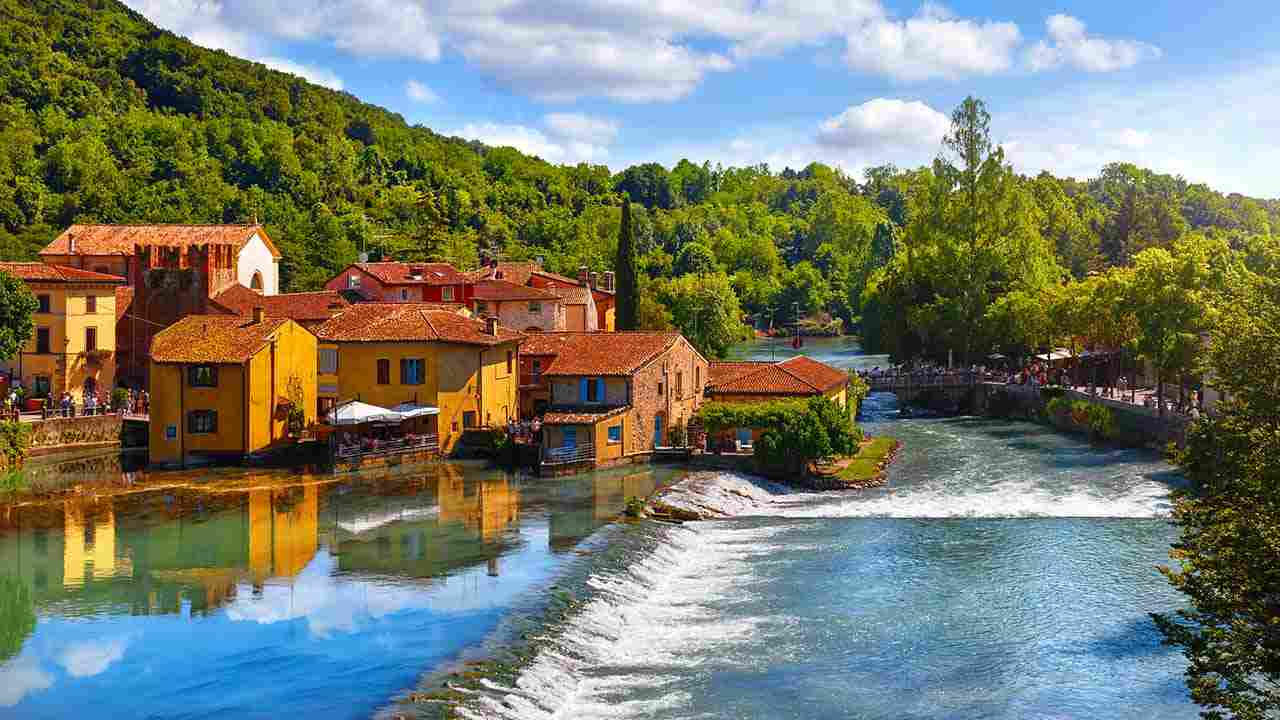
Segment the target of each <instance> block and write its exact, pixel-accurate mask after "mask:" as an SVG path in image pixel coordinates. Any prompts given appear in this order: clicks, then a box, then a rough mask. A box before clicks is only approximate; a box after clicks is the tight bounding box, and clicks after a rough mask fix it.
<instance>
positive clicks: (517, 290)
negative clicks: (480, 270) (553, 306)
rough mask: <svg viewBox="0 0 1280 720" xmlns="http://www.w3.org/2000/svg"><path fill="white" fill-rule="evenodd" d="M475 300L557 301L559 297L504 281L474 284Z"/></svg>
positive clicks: (481, 281) (487, 281) (480, 281)
mask: <svg viewBox="0 0 1280 720" xmlns="http://www.w3.org/2000/svg"><path fill="white" fill-rule="evenodd" d="M475 299H476V300H482V301H489V302H503V301H508V300H511V301H514V300H546V301H553V300H559V299H560V296H559V295H555V294H554V293H550V292H547V291H546V290H540V289H538V288H533V287H527V286H525V285H516V284H515V283H509V282H507V281H506V280H479V281H477V282H476V288H475Z"/></svg>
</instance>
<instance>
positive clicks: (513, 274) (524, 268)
mask: <svg viewBox="0 0 1280 720" xmlns="http://www.w3.org/2000/svg"><path fill="white" fill-rule="evenodd" d="M538 269H539V265H538V263H536V262H532V261H526V262H500V263H498V267H497V268H494V267H493V266H492V265H486V266H484V267H482V268H480V269H479V270H477V271H475V273H474V276H475V278H476V280H506V281H507V282H509V283H513V284H515V285H528V284H529V276H530V275H532V274H533V271H535V270H538Z"/></svg>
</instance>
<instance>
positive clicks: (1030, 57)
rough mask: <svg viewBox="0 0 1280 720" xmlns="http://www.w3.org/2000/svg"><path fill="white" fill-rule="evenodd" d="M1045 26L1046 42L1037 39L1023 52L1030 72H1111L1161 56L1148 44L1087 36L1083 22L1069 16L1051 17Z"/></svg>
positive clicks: (1158, 49)
mask: <svg viewBox="0 0 1280 720" xmlns="http://www.w3.org/2000/svg"><path fill="white" fill-rule="evenodd" d="M1045 27H1046V28H1047V29H1048V31H1049V39H1048V40H1041V41H1040V42H1038V43H1036V44H1035V45H1034V46H1032V47H1031V49H1030V50H1029V51H1028V52H1027V66H1028V67H1030V68H1031V69H1032V70H1037V71H1039V70H1050V69H1053V68H1057V67H1060V66H1062V65H1070V66H1071V67H1075V68H1078V69H1080V70H1085V71H1087V72H1111V71H1113V70H1123V69H1124V68H1129V67H1133V66H1134V65H1137V64H1138V63H1140V62H1142V61H1143V60H1154V59H1156V58H1158V57H1160V55H1161V52H1160V48H1158V47H1156V46H1155V45H1151V44H1148V43H1144V42H1139V41H1137V40H1123V39H1115V40H1109V39H1106V38H1102V37H1098V36H1096V35H1089V34H1088V33H1087V32H1085V24H1084V22H1083V21H1081V20H1079V19H1078V18H1074V17H1072V16H1070V15H1061V14H1059V15H1051V16H1050V17H1049V19H1048V20H1045Z"/></svg>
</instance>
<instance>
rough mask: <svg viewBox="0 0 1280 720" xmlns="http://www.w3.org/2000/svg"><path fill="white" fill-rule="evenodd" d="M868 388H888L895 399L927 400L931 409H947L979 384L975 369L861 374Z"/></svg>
mask: <svg viewBox="0 0 1280 720" xmlns="http://www.w3.org/2000/svg"><path fill="white" fill-rule="evenodd" d="M865 379H866V381H867V385H868V386H870V388H871V392H879V393H886V392H890V393H893V394H894V395H897V396H898V403H899V404H902V405H907V404H913V405H914V404H921V401H922V400H927V401H928V402H927V403H926V404H928V405H929V406H930V407H932V408H935V409H950V408H952V407H956V406H959V405H960V404H961V403H964V402H966V400H968V399H970V398H971V393H972V391H973V389H974V388H975V387H980V386H982V385H983V379H982V377H981V376H980V375H979V374H978V373H970V372H947V373H925V372H915V373H894V374H882V375H876V376H873V377H867V378H865Z"/></svg>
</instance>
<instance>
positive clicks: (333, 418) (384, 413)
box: [328, 400, 403, 425]
mask: <svg viewBox="0 0 1280 720" xmlns="http://www.w3.org/2000/svg"><path fill="white" fill-rule="evenodd" d="M402 419H403V417H402V416H401V415H400V413H398V412H396V411H394V410H388V409H386V408H383V407H378V406H377V405H370V404H369V403H362V402H360V401H359V400H350V401H348V402H345V403H343V404H341V405H339V406H337V407H335V408H334V409H333V411H332V412H330V413H329V418H328V420H329V424H330V425H363V424H364V423H371V422H400V421H401V420H402Z"/></svg>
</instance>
